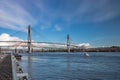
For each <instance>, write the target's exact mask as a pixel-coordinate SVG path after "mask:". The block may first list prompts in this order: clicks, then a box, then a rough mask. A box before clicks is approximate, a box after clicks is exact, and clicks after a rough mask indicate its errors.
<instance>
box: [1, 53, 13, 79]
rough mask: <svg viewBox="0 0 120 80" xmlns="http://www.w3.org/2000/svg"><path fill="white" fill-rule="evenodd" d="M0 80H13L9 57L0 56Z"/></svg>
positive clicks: (8, 55)
mask: <svg viewBox="0 0 120 80" xmlns="http://www.w3.org/2000/svg"><path fill="white" fill-rule="evenodd" d="M0 56H2V57H1V59H0V80H13V77H12V62H11V55H10V54H7V55H5V54H4V55H0Z"/></svg>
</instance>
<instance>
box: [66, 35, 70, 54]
mask: <svg viewBox="0 0 120 80" xmlns="http://www.w3.org/2000/svg"><path fill="white" fill-rule="evenodd" d="M67 52H68V53H69V52H70V36H69V34H67Z"/></svg>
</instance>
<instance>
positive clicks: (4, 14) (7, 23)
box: [0, 0, 36, 30]
mask: <svg viewBox="0 0 120 80" xmlns="http://www.w3.org/2000/svg"><path fill="white" fill-rule="evenodd" d="M35 22H36V20H35V19H34V18H33V16H31V14H30V13H29V12H28V11H27V10H25V9H24V8H23V7H22V6H21V5H20V4H19V3H17V1H13V0H10V1H9V0H1V1H0V27H3V28H9V29H14V30H21V29H22V30H25V29H26V27H27V26H28V24H31V25H32V24H34V23H35Z"/></svg>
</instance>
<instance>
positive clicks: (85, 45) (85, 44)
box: [77, 43, 91, 48]
mask: <svg viewBox="0 0 120 80" xmlns="http://www.w3.org/2000/svg"><path fill="white" fill-rule="evenodd" d="M77 46H78V47H80V48H90V47H91V45H90V43H80V44H78V45H77Z"/></svg>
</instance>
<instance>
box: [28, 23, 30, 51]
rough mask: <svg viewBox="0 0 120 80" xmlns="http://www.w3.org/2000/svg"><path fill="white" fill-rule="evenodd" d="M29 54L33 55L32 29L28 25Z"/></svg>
mask: <svg viewBox="0 0 120 80" xmlns="http://www.w3.org/2000/svg"><path fill="white" fill-rule="evenodd" d="M28 53H31V28H30V25H28Z"/></svg>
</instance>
